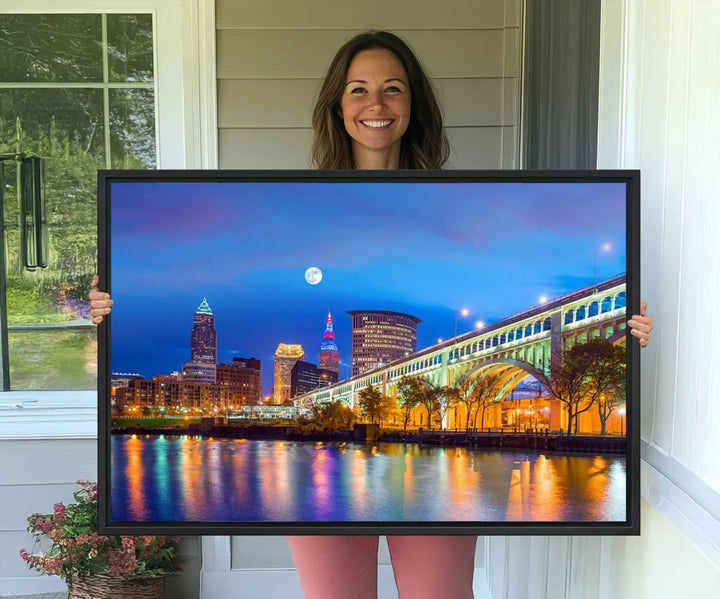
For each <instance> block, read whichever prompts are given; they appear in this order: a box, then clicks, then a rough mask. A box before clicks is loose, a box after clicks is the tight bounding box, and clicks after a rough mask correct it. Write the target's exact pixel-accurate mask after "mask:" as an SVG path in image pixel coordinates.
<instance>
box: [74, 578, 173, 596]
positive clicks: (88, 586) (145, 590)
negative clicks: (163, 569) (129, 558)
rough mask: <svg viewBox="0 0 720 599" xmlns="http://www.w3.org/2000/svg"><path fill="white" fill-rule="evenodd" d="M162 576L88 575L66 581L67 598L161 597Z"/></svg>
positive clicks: (163, 583) (162, 588) (163, 586)
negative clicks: (143, 577)
mask: <svg viewBox="0 0 720 599" xmlns="http://www.w3.org/2000/svg"><path fill="white" fill-rule="evenodd" d="M164 591H165V579H164V578H146V579H140V580H138V579H131V578H125V577H123V576H104V575H98V576H88V577H87V578H84V579H80V578H76V579H75V580H73V581H72V582H68V599H162V596H163V592H164Z"/></svg>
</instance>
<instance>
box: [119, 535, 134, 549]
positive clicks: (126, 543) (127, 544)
mask: <svg viewBox="0 0 720 599" xmlns="http://www.w3.org/2000/svg"><path fill="white" fill-rule="evenodd" d="M121 543H122V546H123V547H124V548H125V549H135V539H133V538H132V537H122V540H121Z"/></svg>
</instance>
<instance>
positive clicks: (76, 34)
mask: <svg viewBox="0 0 720 599" xmlns="http://www.w3.org/2000/svg"><path fill="white" fill-rule="evenodd" d="M0 44H2V52H0V82H2V88H0V154H2V155H4V156H6V157H8V156H9V155H11V154H12V153H13V152H16V153H23V154H33V155H37V156H40V157H42V158H44V160H45V169H44V171H45V176H44V187H45V204H46V210H47V216H46V219H47V230H48V249H49V251H48V263H47V268H38V269H34V270H32V271H31V270H28V269H26V268H24V267H23V265H22V262H21V259H20V227H19V209H18V198H17V185H16V184H15V181H16V171H17V168H18V162H17V161H16V160H15V159H13V158H9V159H6V160H4V161H3V162H2V168H3V174H4V181H5V187H4V192H5V193H4V200H5V201H4V218H5V231H4V233H5V243H6V248H7V259H6V273H5V276H6V279H7V310H8V329H9V330H8V342H9V352H8V355H9V362H10V385H11V388H12V389H91V388H95V387H96V375H95V373H96V368H95V356H96V334H95V328H94V326H93V325H92V323H91V322H90V321H89V319H88V307H87V301H86V299H85V298H86V296H87V293H88V291H89V288H90V279H91V277H92V275H93V274H94V273H95V272H97V264H96V253H97V252H96V249H97V238H96V233H95V231H96V221H97V216H96V188H97V183H96V181H97V169H98V168H153V167H154V166H155V163H156V159H155V156H156V150H155V139H156V135H155V96H154V72H153V62H154V61H153V28H152V15H150V14H133V15H131V14H110V15H106V14H15V15H4V16H3V19H2V22H1V24H0Z"/></svg>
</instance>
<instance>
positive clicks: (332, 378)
mask: <svg viewBox="0 0 720 599" xmlns="http://www.w3.org/2000/svg"><path fill="white" fill-rule="evenodd" d="M337 382H338V373H337V372H334V371H332V370H326V369H324V368H318V367H317V366H315V364H311V363H310V362H304V361H302V360H298V361H297V362H295V365H294V366H293V367H292V371H291V372H290V397H291V398H293V397H297V396H298V395H303V394H305V393H310V391H313V390H315V389H319V388H320V387H327V386H328V385H332V384H334V383H337Z"/></svg>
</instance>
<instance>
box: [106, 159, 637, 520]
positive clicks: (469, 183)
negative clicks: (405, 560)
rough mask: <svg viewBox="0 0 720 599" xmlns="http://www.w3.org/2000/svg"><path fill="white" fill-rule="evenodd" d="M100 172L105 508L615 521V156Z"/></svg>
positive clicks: (625, 459) (111, 515)
mask: <svg viewBox="0 0 720 599" xmlns="http://www.w3.org/2000/svg"><path fill="white" fill-rule="evenodd" d="M106 177H107V178H106V180H105V183H104V185H105V187H104V190H105V191H104V197H103V202H104V205H103V212H102V214H103V216H102V219H104V223H105V226H106V229H105V230H104V231H101V233H102V235H101V237H102V239H103V240H104V242H105V247H104V248H103V249H102V252H103V255H102V259H103V260H104V270H103V271H102V272H104V274H105V276H106V277H107V278H108V279H109V284H110V286H111V287H110V288H111V291H112V296H113V299H114V301H115V306H114V309H113V312H112V316H111V318H110V319H108V322H107V323H106V324H105V325H103V327H105V328H104V329H103V330H102V334H101V341H103V339H104V342H105V344H106V346H105V347H104V349H103V351H101V356H105V357H106V363H105V365H104V367H105V369H104V371H103V372H104V376H105V379H106V380H105V384H106V393H101V402H102V404H101V410H102V411H103V414H104V420H102V423H103V424H102V427H101V428H103V430H102V431H101V435H100V437H101V438H100V443H101V475H102V477H101V481H102V483H103V484H104V485H105V489H104V497H105V499H106V503H105V507H104V509H105V512H104V515H105V517H106V521H105V524H106V525H107V526H108V527H109V528H110V529H112V530H115V528H113V527H117V528H116V529H117V530H144V528H143V527H151V528H152V527H155V528H158V529H160V530H162V529H163V527H176V528H174V529H176V530H180V531H184V530H186V531H195V532H207V531H212V530H213V528H212V527H213V526H216V525H218V526H219V525H223V526H226V528H225V530H230V531H235V530H236V531H256V532H263V531H268V530H270V531H274V533H275V534H276V533H277V532H278V531H283V530H287V531H288V532H292V531H293V530H294V528H293V527H304V530H307V531H312V530H317V531H320V532H323V531H331V532H332V530H333V527H340V528H342V529H343V530H345V531H347V530H348V529H349V528H352V527H353V526H357V529H358V530H359V531H362V530H375V529H379V530H382V531H396V532H402V531H405V532H414V531H422V530H423V527H435V528H434V530H439V529H438V528H437V527H446V528H447V530H448V531H452V530H455V531H457V530H464V531H470V530H476V531H479V532H483V531H487V530H490V531H494V532H498V531H504V530H510V531H513V530H514V531H517V529H513V526H516V527H517V526H520V527H522V528H521V529H520V530H522V531H525V532H533V531H535V530H537V531H542V532H545V533H547V532H548V531H551V532H552V531H554V530H555V527H559V528H557V530H558V531H559V532H563V530H564V531H565V532H567V530H570V528H565V529H563V527H573V526H575V527H579V528H578V530H583V531H584V532H585V533H587V532H592V531H593V530H594V528H593V527H595V526H597V527H598V528H597V532H599V533H602V534H608V532H613V531H615V532H617V531H623V530H624V531H625V532H627V531H628V530H629V528H628V527H630V528H631V527H632V526H634V525H635V523H633V522H632V518H631V516H632V513H633V509H634V507H633V501H635V500H636V499H637V498H634V497H633V493H632V492H631V491H632V487H633V486H634V484H635V483H634V482H632V479H631V477H636V476H637V475H638V473H637V472H633V468H634V466H633V459H630V456H631V451H632V439H633V437H632V430H631V429H633V428H634V427H635V424H636V423H635V422H634V421H633V413H636V411H635V408H634V406H633V392H632V384H630V385H629V384H628V383H629V381H631V380H632V376H630V374H631V373H630V372H629V356H628V353H629V352H628V350H629V346H630V345H632V344H631V343H629V342H628V341H627V331H626V319H627V316H628V314H629V312H628V289H627V285H628V280H629V278H628V268H629V266H628V265H629V264H631V263H632V261H631V260H630V257H629V254H628V248H629V242H628V237H629V231H630V229H631V228H630V227H629V226H628V214H629V206H630V203H631V199H632V196H633V194H632V193H631V192H630V186H629V183H628V180H627V179H626V178H623V177H614V178H613V177H603V176H602V175H597V176H595V177H594V178H593V177H588V176H587V175H585V176H584V177H582V176H579V175H578V176H570V175H566V176H564V177H555V178H552V177H545V178H543V177H540V176H537V175H535V176H530V175H528V176H526V177H522V176H518V175H514V176H507V175H506V176H505V178H504V179H502V178H498V177H497V176H496V177H494V178H489V177H483V176H482V173H472V174H466V175H465V176H461V175H456V176H455V177H449V176H443V175H442V174H436V175H435V176H434V177H433V176H428V175H425V176H424V178H422V177H419V176H415V177H413V176H412V175H408V174H406V175H404V178H400V177H395V178H383V177H382V176H381V175H377V174H376V175H375V176H374V177H363V176H361V175H356V176H355V178H353V177H352V176H347V177H345V178H338V177H335V178H328V177H323V174H322V173H319V174H317V175H315V176H308V175H307V174H305V175H304V176H302V177H300V176H297V177H293V176H288V175H287V174H286V175H285V176H273V175H272V173H270V174H266V175H263V176H261V177H259V178H258V177H255V178H250V179H248V178H243V177H242V176H240V175H238V174H237V173H236V174H235V175H234V176H232V175H226V176H222V174H218V173H214V174H212V175H208V174H204V175H200V174H197V173H196V176H195V177H192V176H189V175H185V176H180V177H172V176H167V175H166V176H163V173H162V172H159V173H155V174H146V175H141V174H138V173H135V176H128V175H123V174H122V173H112V172H111V173H109V174H107V175H106ZM631 179H632V178H631ZM631 179H630V180H631ZM101 183H102V182H101ZM101 187H102V185H101ZM101 228H102V223H101ZM103 335H105V336H104V337H103ZM630 353H632V352H630ZM630 370H632V368H630ZM228 527H229V528H228ZM378 527H379V528H378ZM453 527H455V528H453ZM338 530H339V529H338Z"/></svg>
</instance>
